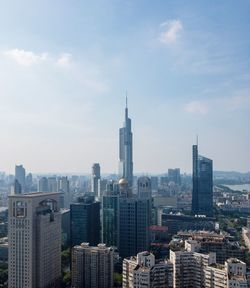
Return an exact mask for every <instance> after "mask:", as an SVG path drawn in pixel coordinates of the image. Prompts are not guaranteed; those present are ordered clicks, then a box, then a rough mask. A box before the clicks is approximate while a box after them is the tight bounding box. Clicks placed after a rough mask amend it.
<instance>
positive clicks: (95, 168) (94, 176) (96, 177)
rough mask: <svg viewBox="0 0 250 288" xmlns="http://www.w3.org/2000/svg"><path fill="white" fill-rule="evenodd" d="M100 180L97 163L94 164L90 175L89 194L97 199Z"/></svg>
mask: <svg viewBox="0 0 250 288" xmlns="http://www.w3.org/2000/svg"><path fill="white" fill-rule="evenodd" d="M99 179H101V168H100V164H99V163H94V164H93V166H92V174H91V192H93V193H94V195H95V197H98V180H99Z"/></svg>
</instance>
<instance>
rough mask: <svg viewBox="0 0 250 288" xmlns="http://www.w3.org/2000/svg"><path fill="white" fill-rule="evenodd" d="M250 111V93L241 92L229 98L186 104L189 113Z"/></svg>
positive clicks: (246, 91)
mask: <svg viewBox="0 0 250 288" xmlns="http://www.w3.org/2000/svg"><path fill="white" fill-rule="evenodd" d="M246 109H247V110H249V109H250V91H248V90H243V91H242V90H240V91H236V92H234V93H233V95H231V96H228V97H217V98H214V99H210V100H204V101H198V100H197V101H191V102H189V103H187V104H186V106H185V111H186V112H188V113H198V114H207V113H208V112H209V111H220V112H221V111H222V110H226V111H235V110H246Z"/></svg>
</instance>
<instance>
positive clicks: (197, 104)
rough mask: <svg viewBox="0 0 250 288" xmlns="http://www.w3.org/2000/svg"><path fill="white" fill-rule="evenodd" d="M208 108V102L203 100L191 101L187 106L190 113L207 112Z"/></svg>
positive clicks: (186, 108) (186, 109)
mask: <svg viewBox="0 0 250 288" xmlns="http://www.w3.org/2000/svg"><path fill="white" fill-rule="evenodd" d="M208 110H209V105H208V103H206V102H202V101H191V102H189V103H188V104H187V105H186V106H185V111H186V112H188V113H199V114H206V113H207V112H208Z"/></svg>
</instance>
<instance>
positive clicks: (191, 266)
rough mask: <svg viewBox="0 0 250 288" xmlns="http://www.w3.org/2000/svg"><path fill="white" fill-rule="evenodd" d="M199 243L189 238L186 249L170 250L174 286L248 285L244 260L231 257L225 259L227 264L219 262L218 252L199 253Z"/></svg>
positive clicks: (215, 286)
mask: <svg viewBox="0 0 250 288" xmlns="http://www.w3.org/2000/svg"><path fill="white" fill-rule="evenodd" d="M187 242H189V243H187ZM197 245H198V243H197V242H196V241H193V240H189V241H185V247H186V249H187V250H186V251H172V250H170V261H171V262H172V263H173V287H174V288H182V287H187V288H200V287H204V288H211V287H214V288H231V287H232V288H233V287H241V288H246V287H247V279H246V264H245V263H244V262H242V261H240V260H238V259H236V258H229V259H227V260H226V261H225V265H222V264H218V263H217V262H216V253H209V254H203V253H197V252H195V250H196V248H197Z"/></svg>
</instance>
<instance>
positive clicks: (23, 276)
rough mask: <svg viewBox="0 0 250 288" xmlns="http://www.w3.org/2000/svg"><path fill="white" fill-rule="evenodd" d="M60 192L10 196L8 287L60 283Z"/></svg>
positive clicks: (25, 287)
mask: <svg viewBox="0 0 250 288" xmlns="http://www.w3.org/2000/svg"><path fill="white" fill-rule="evenodd" d="M58 202H59V193H39V192H38V193H29V194H22V195H11V196H9V216H8V238H9V259H8V264H9V267H8V269H9V280H8V287H9V288H31V287H32V288H33V287H36V288H47V287H60V278H61V214H60V212H59V203H58Z"/></svg>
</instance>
